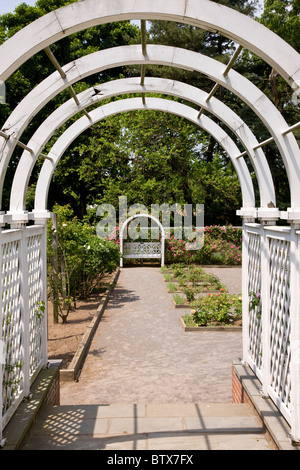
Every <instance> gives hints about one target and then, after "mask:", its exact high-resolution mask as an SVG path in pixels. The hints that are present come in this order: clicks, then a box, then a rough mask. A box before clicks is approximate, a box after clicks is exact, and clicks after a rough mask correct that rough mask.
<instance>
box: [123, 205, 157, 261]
mask: <svg viewBox="0 0 300 470" xmlns="http://www.w3.org/2000/svg"><path fill="white" fill-rule="evenodd" d="M139 217H147V218H148V219H152V220H154V222H155V223H156V224H157V225H158V226H159V228H160V230H161V265H162V266H164V264H165V238H166V236H165V229H164V227H163V225H162V224H161V222H160V221H159V220H158V219H157V218H156V217H154V215H151V214H135V215H132V216H131V217H128V219H126V220H125V222H124V223H123V224H122V227H121V230H120V234H119V236H120V253H121V255H122V254H123V234H124V230H125V227H126V226H127V225H128V224H129V223H130V222H131V221H132V220H133V219H136V218H139ZM120 267H123V259H122V257H121V259H120Z"/></svg>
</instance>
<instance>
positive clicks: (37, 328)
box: [27, 235, 43, 377]
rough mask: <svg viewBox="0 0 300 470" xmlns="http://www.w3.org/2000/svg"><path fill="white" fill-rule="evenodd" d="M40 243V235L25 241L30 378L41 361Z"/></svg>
mask: <svg viewBox="0 0 300 470" xmlns="http://www.w3.org/2000/svg"><path fill="white" fill-rule="evenodd" d="M41 243H42V235H34V236H31V237H28V239H27V263H28V297H29V338H30V344H29V347H30V352H29V355H30V377H31V376H32V375H33V374H34V372H35V371H36V369H37V368H38V366H39V364H40V362H41V360H42V318H43V312H42V310H41V307H42V304H41V302H42V272H41V267H42V264H41Z"/></svg>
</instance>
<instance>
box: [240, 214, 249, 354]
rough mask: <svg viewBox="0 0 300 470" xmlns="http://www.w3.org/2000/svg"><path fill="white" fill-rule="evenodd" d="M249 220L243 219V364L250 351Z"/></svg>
mask: <svg viewBox="0 0 300 470" xmlns="http://www.w3.org/2000/svg"><path fill="white" fill-rule="evenodd" d="M247 222H249V220H248V219H246V218H243V222H242V223H243V242H242V299H243V303H242V309H243V310H242V318H243V321H242V324H243V362H244V363H247V357H248V351H249V268H248V264H249V254H248V249H249V235H248V232H247V227H246V226H245V224H246V223H247Z"/></svg>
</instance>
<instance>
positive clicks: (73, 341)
mask: <svg viewBox="0 0 300 470" xmlns="http://www.w3.org/2000/svg"><path fill="white" fill-rule="evenodd" d="M111 279H112V276H107V277H105V278H103V286H105V285H107V284H108V283H109V282H110V280H111ZM103 291H104V289H103ZM102 295H103V292H102V293H99V294H92V295H91V296H90V297H89V298H88V299H85V300H80V301H77V303H76V309H73V310H72V311H71V312H70V313H69V315H68V318H67V323H62V320H61V318H59V322H58V323H54V321H53V307H52V303H51V302H48V358H49V359H61V360H62V365H61V368H62V369H65V368H67V366H68V364H70V362H71V361H72V358H73V356H74V354H75V352H76V351H77V348H78V346H79V344H80V342H81V340H82V337H83V335H84V333H85V331H86V329H87V327H88V326H89V324H90V322H91V321H92V319H93V317H94V315H95V313H96V310H97V308H98V306H99V303H100V300H101V297H102Z"/></svg>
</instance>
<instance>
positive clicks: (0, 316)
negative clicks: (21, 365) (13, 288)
mask: <svg viewBox="0 0 300 470" xmlns="http://www.w3.org/2000/svg"><path fill="white" fill-rule="evenodd" d="M1 231H2V227H0V267H1V268H2V262H3V261H2V233H1ZM0 273H1V275H2V269H1V270H0ZM2 286H3V279H1V280H0V341H2V340H3V326H2V325H3V305H2ZM2 409H3V370H2V363H1V361H0V446H2V445H3V444H4V443H2V431H3V419H2Z"/></svg>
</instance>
